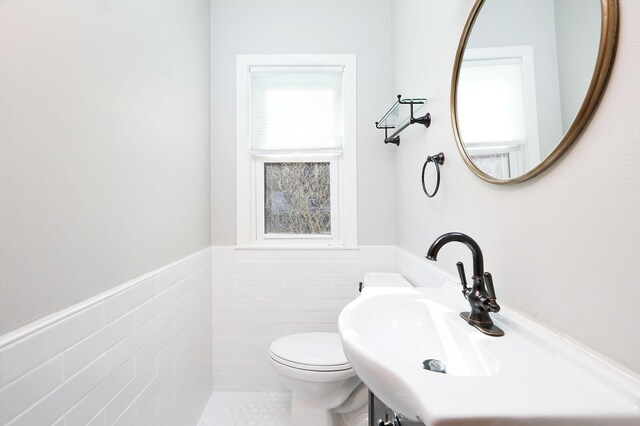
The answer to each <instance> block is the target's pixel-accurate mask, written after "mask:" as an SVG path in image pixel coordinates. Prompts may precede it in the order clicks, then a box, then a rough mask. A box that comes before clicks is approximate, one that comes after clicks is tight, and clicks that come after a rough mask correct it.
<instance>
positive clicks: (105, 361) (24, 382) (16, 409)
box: [0, 249, 212, 426]
mask: <svg viewBox="0 0 640 426" xmlns="http://www.w3.org/2000/svg"><path fill="white" fill-rule="evenodd" d="M211 318H212V295H211V253H210V250H209V249H207V250H204V251H202V252H199V253H196V254H194V255H192V256H190V257H188V258H186V259H184V260H182V261H180V262H176V263H175V264H172V265H169V266H167V267H165V268H162V269H161V270H158V271H155V272H153V273H150V274H147V275H145V276H144V277H141V278H140V279H137V280H134V281H132V282H129V283H126V284H124V285H122V286H120V287H117V288H115V289H113V290H111V291H110V292H108V293H105V294H102V295H99V296H97V297H95V298H93V299H90V300H88V301H86V302H84V303H83V304H81V305H78V306H75V307H72V308H70V309H68V310H65V311H63V312H60V313H58V314H55V315H52V316H50V317H47V318H45V319H43V320H41V321H38V322H36V323H34V324H32V325H29V326H27V327H25V328H23V329H20V330H17V331H15V332H12V333H10V334H8V335H5V336H1V337H0V424H7V425H12V426H18V425H28V426H33V425H50V424H52V425H56V426H60V425H64V426H72V425H106V424H109V425H112V424H114V425H136V426H140V425H147V424H158V425H177V424H196V423H197V421H198V418H199V417H200V414H201V412H202V410H203V408H204V406H205V405H206V403H207V400H208V399H209V396H210V393H211V377H212V372H211V347H212V345H211V335H212V333H211V327H212V324H211Z"/></svg>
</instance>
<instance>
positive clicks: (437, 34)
mask: <svg viewBox="0 0 640 426" xmlns="http://www.w3.org/2000/svg"><path fill="white" fill-rule="evenodd" d="M472 4H473V0H464V1H459V2H458V1H456V2H443V1H435V0H402V1H397V2H394V3H393V10H392V12H393V28H394V44H393V52H394V53H395V56H394V64H396V66H395V68H394V72H395V78H394V80H395V86H394V89H395V90H396V91H398V92H402V93H405V92H406V93H421V94H426V95H427V96H428V97H429V98H431V102H430V106H431V112H432V114H433V117H434V120H433V124H432V126H431V128H430V129H429V130H428V131H426V132H415V133H413V134H411V136H410V135H409V134H407V136H406V137H405V141H404V143H403V146H401V147H400V149H399V150H398V155H397V159H396V194H397V197H396V212H397V217H396V233H397V241H398V246H399V247H400V248H402V249H404V250H407V251H409V252H410V253H412V254H414V255H416V256H424V254H425V253H426V250H427V248H428V247H429V245H430V244H431V243H432V242H433V240H434V239H435V238H436V237H438V236H439V235H441V234H443V233H445V232H449V231H461V232H466V233H468V234H469V235H471V236H472V237H474V238H475V239H476V240H477V241H478V243H479V244H480V246H481V247H482V248H483V251H484V253H485V265H486V268H487V270H489V271H491V272H492V273H493V276H494V281H495V285H496V291H497V293H498V299H499V300H500V302H501V303H503V304H507V305H508V306H509V307H510V308H512V309H514V310H516V311H519V312H521V313H523V314H525V315H527V316H529V317H532V318H534V319H535V320H537V321H539V322H541V323H543V324H545V325H547V326H549V327H551V328H554V329H557V330H559V331H560V332H561V333H565V334H567V335H569V336H571V337H572V338H575V339H577V340H578V341H581V342H583V343H584V344H586V345H588V346H590V347H592V348H594V349H595V350H596V351H599V352H601V353H602V354H604V355H607V356H609V357H611V358H613V359H614V360H616V361H618V362H620V363H622V364H623V365H625V366H627V367H629V368H631V369H633V370H635V371H636V372H638V371H640V341H639V340H638V336H639V335H640V321H638V318H637V306H638V303H639V302H640V286H639V285H638V284H637V282H636V281H637V280H636V279H635V273H636V271H638V270H640V258H639V257H638V253H639V252H640V228H639V227H638V217H640V192H639V191H638V188H639V187H640V173H638V165H637V158H638V157H639V156H640V144H638V140H640V127H639V126H638V125H637V113H638V99H640V86H639V85H638V84H637V76H638V75H640V30H639V29H638V27H637V26H634V25H633V23H634V22H638V21H639V20H640V4H639V3H638V2H635V1H632V0H621V1H620V7H621V21H622V22H621V24H622V25H621V27H620V29H621V33H620V39H619V47H618V55H617V60H616V64H615V67H614V69H613V74H612V78H611V80H610V82H609V86H608V89H607V92H606V93H605V95H604V98H603V100H602V103H601V105H600V107H599V109H598V111H597V113H596V114H595V117H594V118H593V120H592V122H591V123H590V125H589V127H588V128H587V129H586V131H585V133H584V134H583V136H582V137H581V138H580V140H578V141H577V142H576V143H575V145H574V146H573V148H572V149H571V150H570V151H569V152H568V153H566V155H565V156H564V157H563V158H562V159H561V160H560V161H559V162H558V163H556V165H555V166H553V167H551V168H550V169H549V170H548V171H546V172H545V173H543V174H542V175H541V176H539V177H537V178H535V179H534V180H532V181H529V182H527V183H524V184H521V185H516V186H511V187H501V186H495V185H491V184H488V183H485V182H483V181H482V180H480V179H479V178H477V177H476V176H475V175H474V174H473V173H472V172H471V171H470V170H468V169H467V167H466V166H465V165H464V163H463V161H462V158H461V157H460V154H459V153H458V150H457V148H456V145H455V140H454V137H453V132H452V128H451V121H450V115H449V95H450V79H451V70H452V68H453V62H454V57H455V51H456V47H457V44H458V40H459V36H460V33H461V31H462V28H463V26H464V22H465V21H466V18H467V15H468V13H469V11H470V9H471V7H472ZM439 151H443V152H444V154H445V155H446V158H447V159H446V162H445V164H444V166H443V170H442V173H443V176H442V179H443V180H442V186H441V188H440V193H439V194H438V196H437V197H436V198H434V199H427V198H426V197H425V196H424V195H423V194H422V189H421V187H420V182H419V176H420V170H421V166H422V162H423V161H424V157H425V155H426V154H428V153H436V152H439ZM603 159H606V161H603ZM457 260H462V261H464V262H465V263H467V264H468V267H467V269H469V266H470V260H471V259H470V256H469V254H468V253H467V252H466V251H465V250H464V249H463V248H461V247H454V245H452V246H451V247H447V248H445V249H443V251H442V252H441V256H440V259H439V262H438V264H439V266H442V267H444V268H445V269H446V270H447V271H449V272H450V273H452V274H455V273H456V272H455V262H456V261H457Z"/></svg>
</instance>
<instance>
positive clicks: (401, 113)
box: [376, 95, 431, 145]
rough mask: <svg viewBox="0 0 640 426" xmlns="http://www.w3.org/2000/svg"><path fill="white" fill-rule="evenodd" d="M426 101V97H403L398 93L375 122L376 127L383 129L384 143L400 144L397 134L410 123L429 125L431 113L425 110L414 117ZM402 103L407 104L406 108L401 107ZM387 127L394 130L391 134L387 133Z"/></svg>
mask: <svg viewBox="0 0 640 426" xmlns="http://www.w3.org/2000/svg"><path fill="white" fill-rule="evenodd" d="M426 103H427V99H426V98H405V99H403V98H402V95H398V100H397V101H396V103H395V104H393V106H392V107H391V108H390V109H389V111H387V113H386V114H385V115H384V116H382V118H381V119H380V121H377V122H376V128H378V129H384V143H392V144H395V145H400V136H398V135H399V134H400V133H401V132H402V131H403V130H404V129H406V128H407V127H409V126H410V125H412V124H415V123H419V124H422V125H424V126H425V127H429V126H430V125H431V114H429V113H428V112H427V113H425V114H424V115H418V116H417V117H416V113H417V112H419V111H420V110H421V109H423V108H424V106H425V104H426ZM402 105H407V108H403V107H402ZM389 129H393V130H395V131H394V132H393V134H392V135H391V136H389V135H388V130H389Z"/></svg>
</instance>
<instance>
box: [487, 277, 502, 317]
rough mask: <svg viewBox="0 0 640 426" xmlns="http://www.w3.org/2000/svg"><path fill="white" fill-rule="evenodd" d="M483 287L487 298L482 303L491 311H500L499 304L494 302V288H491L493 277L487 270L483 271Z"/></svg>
mask: <svg viewBox="0 0 640 426" xmlns="http://www.w3.org/2000/svg"><path fill="white" fill-rule="evenodd" d="M484 287H485V289H486V291H487V296H488V298H487V300H486V301H485V302H483V303H485V304H486V307H487V308H488V309H489V310H490V311H491V312H500V305H498V302H496V290H495V288H493V277H491V274H490V273H489V272H485V273H484Z"/></svg>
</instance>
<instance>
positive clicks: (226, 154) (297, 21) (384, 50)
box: [211, 0, 420, 245]
mask: <svg viewBox="0 0 640 426" xmlns="http://www.w3.org/2000/svg"><path fill="white" fill-rule="evenodd" d="M390 4H391V2H390V0H374V1H371V0H349V1H340V0H327V1H298V0H272V1H268V2H265V1H260V0H213V1H212V3H211V8H212V10H211V16H212V23H211V30H212V46H211V48H212V50H211V52H212V70H213V72H212V79H211V84H212V87H211V88H212V93H213V96H212V104H211V106H212V111H211V114H212V118H211V127H212V131H211V135H212V152H213V155H212V161H211V164H212V194H213V204H212V219H213V220H212V223H213V225H212V235H213V243H214V245H235V244H236V185H235V180H236V151H235V149H236V145H235V138H236V117H235V114H236V102H235V95H236V87H235V71H236V55H238V54H274V53H280V54H290V53H291V54H316V53H323V54H334V53H344V54H356V55H357V68H358V75H357V85H358V89H357V90H358V104H357V110H358V111H357V117H358V118H357V121H358V122H357V144H358V159H357V161H358V242H359V243H360V244H392V243H393V241H394V238H395V237H394V226H393V223H394V214H395V213H394V204H393V203H394V195H393V191H394V184H393V181H394V160H393V157H394V155H395V154H394V151H395V147H393V146H386V145H384V143H383V139H384V137H383V134H382V131H380V130H377V129H376V128H375V126H374V122H375V121H376V120H377V119H379V118H380V117H381V116H382V114H384V113H385V112H386V110H387V109H388V108H389V107H390V106H391V105H392V104H393V102H394V100H395V95H394V93H393V92H391V84H390V82H391V51H390V47H391V43H390V18H389V17H390ZM403 94H406V95H411V96H418V95H420V94H419V93H417V94H416V93H409V92H407V93H404V92H403Z"/></svg>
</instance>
